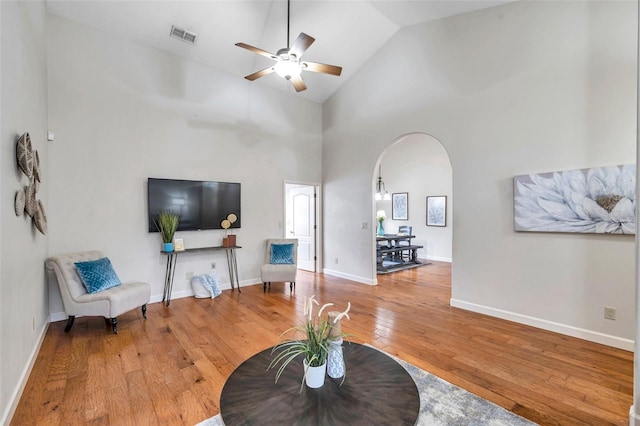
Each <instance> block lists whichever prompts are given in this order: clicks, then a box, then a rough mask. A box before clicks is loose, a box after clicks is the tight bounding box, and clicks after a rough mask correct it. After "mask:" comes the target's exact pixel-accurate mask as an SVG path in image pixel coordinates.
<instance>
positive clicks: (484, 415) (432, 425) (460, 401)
mask: <svg viewBox="0 0 640 426" xmlns="http://www.w3.org/2000/svg"><path fill="white" fill-rule="evenodd" d="M367 346H369V347H373V346H371V345H367ZM376 349H377V348H376ZM385 353H386V352H385ZM387 355H388V356H390V357H391V358H393V359H395V360H396V361H397V362H398V363H399V364H400V365H402V366H403V367H404V369H405V370H407V372H408V373H409V374H410V375H411V377H412V378H413V380H414V382H415V383H416V387H417V388H418V392H419V393H420V414H419V415H418V420H417V422H416V425H419V426H451V425H455V426H481V425H486V426H530V425H535V424H536V423H533V422H531V421H529V420H527V419H525V418H522V417H520V416H518V415H517V414H514V413H512V412H511V411H508V410H505V409H504V408H502V407H500V406H499V405H496V404H494V403H492V402H489V401H487V400H486V399H483V398H480V397H479V396H477V395H474V394H472V393H471V392H467V391H466V390H464V389H462V388H459V387H457V386H455V385H452V384H451V383H449V382H447V381H445V380H442V379H441V378H439V377H436V376H434V375H433V374H431V373H428V372H426V371H424V370H421V369H419V368H418V367H416V366H415V365H412V364H409V363H408V362H406V361H403V360H401V359H399V358H397V357H395V356H393V355H390V354H387ZM197 426H225V424H224V422H223V421H222V418H221V417H220V415H219V414H218V415H216V416H214V417H211V418H210V419H207V420H205V421H203V422H201V423H198V425H197Z"/></svg>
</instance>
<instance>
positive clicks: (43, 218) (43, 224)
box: [33, 200, 47, 235]
mask: <svg viewBox="0 0 640 426" xmlns="http://www.w3.org/2000/svg"><path fill="white" fill-rule="evenodd" d="M33 223H34V224H35V225H36V228H38V231H40V233H41V234H42V235H47V215H46V213H45V212H44V205H43V204H42V200H38V210H36V212H35V213H34V215H33Z"/></svg>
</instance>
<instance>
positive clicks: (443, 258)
mask: <svg viewBox="0 0 640 426" xmlns="http://www.w3.org/2000/svg"><path fill="white" fill-rule="evenodd" d="M427 260H436V261H438V262H448V263H451V262H452V261H453V259H451V258H450V257H438V256H427Z"/></svg>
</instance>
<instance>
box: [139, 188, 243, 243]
mask: <svg viewBox="0 0 640 426" xmlns="http://www.w3.org/2000/svg"><path fill="white" fill-rule="evenodd" d="M147 200H148V209H147V211H148V213H149V215H148V220H149V232H158V228H156V224H155V220H156V219H157V218H158V214H160V212H161V211H170V212H173V213H177V214H179V215H180V224H179V225H178V231H198V230H203V229H223V228H222V225H221V224H220V223H221V222H222V221H223V220H224V219H226V218H227V216H229V214H231V213H233V214H235V215H236V217H237V218H238V219H237V220H236V222H234V223H233V224H232V225H231V228H240V219H241V216H240V184H239V183H232V182H210V181H197V180H176V179H158V178H149V179H148V182H147Z"/></svg>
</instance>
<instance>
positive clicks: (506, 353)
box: [11, 262, 633, 425]
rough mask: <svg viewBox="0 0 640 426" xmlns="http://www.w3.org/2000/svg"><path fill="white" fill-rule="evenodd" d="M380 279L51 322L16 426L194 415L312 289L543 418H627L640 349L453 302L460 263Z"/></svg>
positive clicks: (364, 333) (490, 395) (503, 401)
mask: <svg viewBox="0 0 640 426" xmlns="http://www.w3.org/2000/svg"><path fill="white" fill-rule="evenodd" d="M379 281H380V285H378V286H377V287H370V286H366V285H363V284H358V283H353V282H350V281H346V280H344V279H340V278H335V277H330V276H325V275H322V274H310V273H305V272H301V273H299V276H298V282H297V285H296V290H295V292H294V294H293V295H291V294H290V293H289V286H288V284H287V285H286V286H285V285H284V284H281V283H276V284H272V286H271V290H270V291H269V290H267V293H266V294H263V292H262V284H259V285H254V286H248V287H243V288H242V293H238V292H237V291H235V292H232V291H224V292H223V293H222V295H221V296H219V297H218V298H216V299H213V300H211V299H194V298H184V299H177V300H173V301H172V302H171V306H170V307H169V308H166V307H164V306H163V305H162V304H159V303H156V304H153V305H149V309H148V319H147V320H143V319H142V316H141V314H140V312H139V310H135V311H132V312H129V313H127V314H125V315H123V316H121V317H119V319H118V328H119V334H118V335H113V334H111V332H110V328H109V327H108V325H107V324H106V323H105V321H104V320H103V319H101V318H95V317H93V318H78V319H77V320H76V323H75V325H74V327H73V329H72V330H71V332H70V333H69V334H65V333H64V331H63V328H64V324H65V322H64V321H62V322H57V323H53V324H51V325H50V327H49V330H48V331H47V335H46V337H45V340H44V342H43V345H42V348H41V350H40V353H39V355H38V358H37V360H36V363H35V365H34V368H33V371H32V373H31V376H30V378H29V381H28V383H27V385H26V388H25V390H24V393H23V395H22V398H21V400H20V403H19V405H18V407H17V410H16V413H15V415H14V417H13V419H12V422H11V424H13V425H35V424H43V425H44V424H46V425H75V424H101V425H146V424H168V425H183V424H184V425H193V424H196V423H198V422H200V421H202V420H204V419H206V418H208V417H211V416H213V415H215V414H217V413H218V412H219V408H218V403H219V400H220V392H221V390H222V386H223V384H224V382H225V380H226V378H227V377H228V376H229V375H230V374H231V372H232V371H233V370H234V368H235V367H236V366H238V365H239V364H240V363H241V362H242V361H244V360H245V359H247V358H248V357H250V356H251V355H253V354H255V353H257V352H259V351H261V350H263V349H265V348H267V347H269V346H272V345H273V344H275V343H276V342H277V341H278V337H279V335H280V333H281V332H282V331H284V330H285V329H287V328H289V327H291V326H292V325H295V324H297V323H298V322H299V321H301V320H302V310H303V299H304V297H306V296H310V295H312V294H315V295H316V298H317V299H318V300H319V301H320V302H334V303H335V304H336V307H337V308H339V309H342V307H344V306H346V304H347V302H348V301H350V302H351V304H352V308H351V313H350V314H351V320H350V321H344V322H343V332H345V333H348V334H350V335H351V340H352V341H355V342H358V343H370V344H372V345H374V346H376V347H378V348H381V349H383V350H385V351H387V352H389V353H392V354H394V355H397V356H399V357H400V358H402V359H404V360H406V361H408V362H410V363H412V364H414V365H417V366H419V367H420V368H422V369H424V370H427V371H429V372H431V373H433V374H435V375H437V376H439V377H441V378H443V379H445V380H447V381H449V382H451V383H454V384H456V385H458V386H460V387H462V388H465V389H467V390H469V391H471V392H473V393H475V394H477V395H479V396H481V397H483V398H485V399H488V400H490V401H493V402H495V403H497V404H499V405H501V406H503V407H505V408H507V409H509V410H511V411H513V412H515V413H517V414H520V415H522V416H524V417H526V418H528V419H531V420H533V421H535V422H538V423H540V424H544V425H579V424H586V425H605V424H617V425H623V424H628V420H627V418H628V412H629V407H630V406H631V404H632V392H633V354H632V353H631V352H626V351H622V350H619V349H614V348H610V347H607V346H602V345H598V344H595V343H589V342H586V341H583V340H579V339H575V338H571V337H566V336H563V335H559V334H554V333H551V332H547V331H543V330H539V329H535V328H531V327H527V326H524V325H519V324H516V323H511V322H508V321H504V320H500V319H496V318H491V317H487V316H483V315H480V314H475V313H471V312H467V311H464V310H460V309H456V308H451V307H450V306H449V299H450V295H451V292H450V265H449V264H447V263H441V262H433V264H432V265H428V266H424V267H421V268H416V269H411V270H407V271H401V272H397V273H393V274H388V275H384V276H380V277H379Z"/></svg>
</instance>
